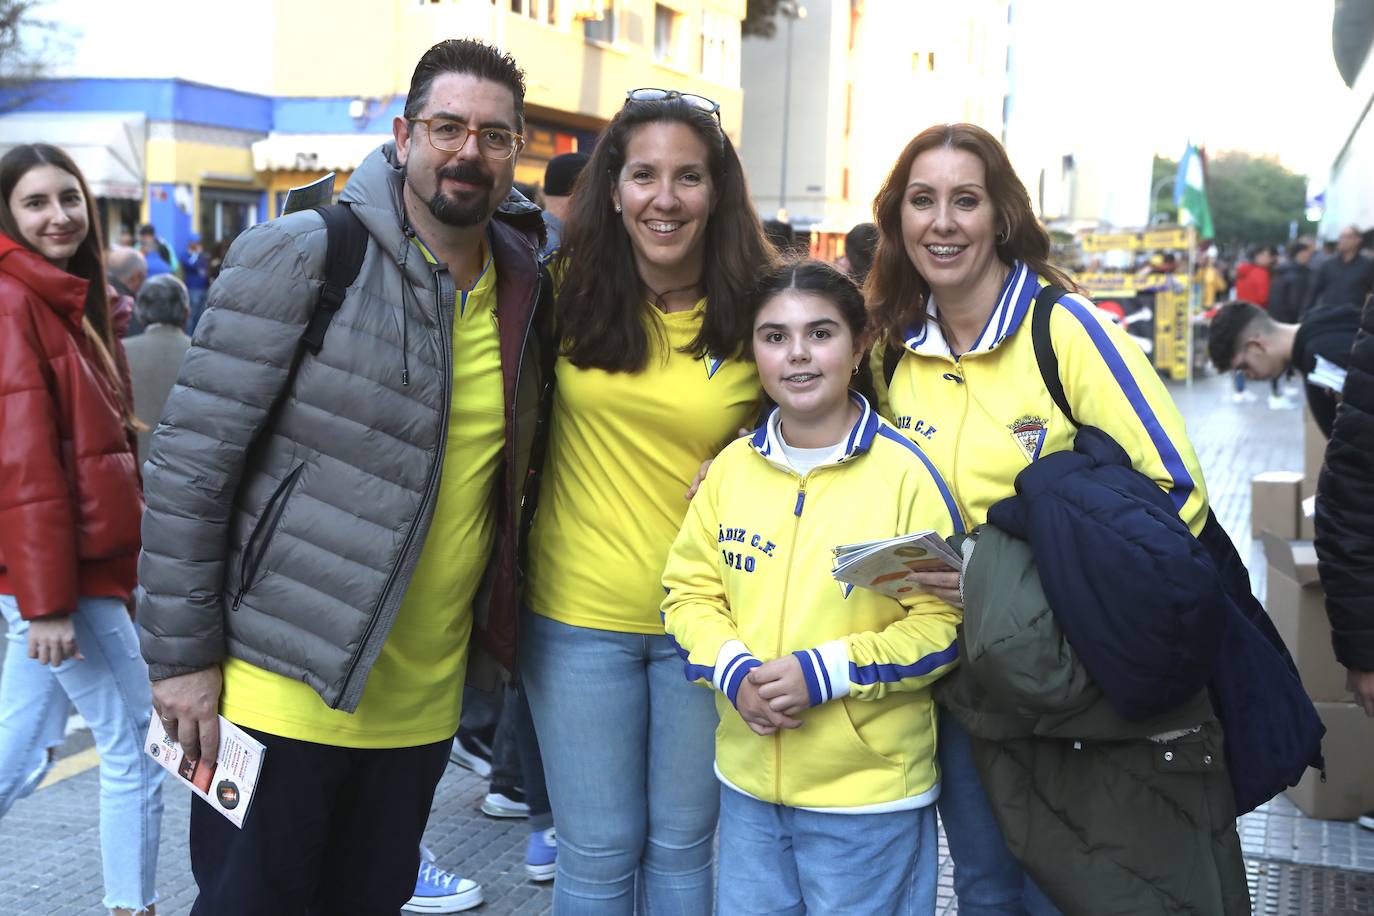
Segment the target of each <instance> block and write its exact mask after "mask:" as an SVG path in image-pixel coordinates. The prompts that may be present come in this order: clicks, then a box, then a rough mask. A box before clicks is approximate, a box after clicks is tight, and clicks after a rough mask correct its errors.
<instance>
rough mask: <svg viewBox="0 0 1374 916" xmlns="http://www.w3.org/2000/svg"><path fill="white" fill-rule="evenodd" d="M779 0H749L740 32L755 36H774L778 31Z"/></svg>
mask: <svg viewBox="0 0 1374 916" xmlns="http://www.w3.org/2000/svg"><path fill="white" fill-rule="evenodd" d="M777 15H778V0H749V2H748V3H747V4H746V5H745V12H744V21H743V22H741V23H740V32H741V34H744V35H752V36H753V37H755V38H772V37H773V36H774V35H775V34H776V33H777V31H778V23H777V21H776V19H777Z"/></svg>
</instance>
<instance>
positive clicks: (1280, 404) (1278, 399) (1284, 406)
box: [1269, 394, 1298, 410]
mask: <svg viewBox="0 0 1374 916" xmlns="http://www.w3.org/2000/svg"><path fill="white" fill-rule="evenodd" d="M1297 406H1298V405H1297V404H1295V403H1293V400H1292V398H1289V397H1288V396H1287V395H1283V394H1277V395H1275V394H1271V395H1269V409H1270V410H1292V409H1293V408H1294V407H1297Z"/></svg>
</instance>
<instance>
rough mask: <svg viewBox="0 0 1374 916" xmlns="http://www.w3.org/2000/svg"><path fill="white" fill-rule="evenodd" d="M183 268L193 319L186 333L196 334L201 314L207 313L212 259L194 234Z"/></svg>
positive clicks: (189, 321)
mask: <svg viewBox="0 0 1374 916" xmlns="http://www.w3.org/2000/svg"><path fill="white" fill-rule="evenodd" d="M181 266H182V269H183V270H184V272H185V274H186V277H185V279H186V292H187V295H188V297H189V299H190V303H191V317H190V319H189V320H188V321H187V324H186V333H187V334H194V333H195V332H196V324H197V323H198V322H199V321H200V313H201V312H203V311H205V291H206V289H208V288H209V286H210V257H209V255H207V254H206V253H205V246H203V245H202V244H201V243H200V236H199V235H198V234H197V233H195V232H192V233H191V238H190V241H188V242H187V243H186V253H185V255H184V256H183V257H182V259H181Z"/></svg>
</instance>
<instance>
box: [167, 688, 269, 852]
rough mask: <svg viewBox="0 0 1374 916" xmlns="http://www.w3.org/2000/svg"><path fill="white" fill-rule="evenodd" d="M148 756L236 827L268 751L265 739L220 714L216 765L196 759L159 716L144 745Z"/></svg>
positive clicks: (249, 802)
mask: <svg viewBox="0 0 1374 916" xmlns="http://www.w3.org/2000/svg"><path fill="white" fill-rule="evenodd" d="M144 747H145V749H146V750H147V752H148V756H149V757H152V758H153V759H154V760H156V761H157V762H158V763H159V764H160V765H161V766H162V768H163V769H165V770H167V771H168V772H169V773H171V774H172V775H173V776H175V777H176V778H177V779H179V780H181V781H182V782H183V783H185V784H186V785H187V786H190V788H191V791H192V792H194V793H196V794H197V795H199V796H200V797H201V798H203V799H205V800H206V801H207V802H209V803H210V807H211V808H214V809H215V810H216V811H218V812H219V813H220V814H222V815H224V816H225V817H226V818H228V819H229V822H230V823H231V824H233V825H234V826H235V827H239V828H242V827H243V819H244V818H245V817H247V816H248V806H249V804H251V803H252V801H253V789H254V787H255V786H257V784H258V773H259V772H260V771H261V770H262V757H263V754H264V752H265V751H266V750H267V749H266V748H265V747H264V746H263V745H262V742H260V741H258V740H257V739H255V738H253V737H252V736H251V735H249V734H248V733H247V732H245V731H244V730H243V729H241V728H239V727H238V726H237V725H235V724H234V723H232V722H230V721H229V720H228V719H226V718H224V716H220V717H219V755H218V757H217V758H216V760H215V763H214V765H213V766H206V765H205V763H204V761H200V760H192V759H191V758H189V757H187V756H186V752H185V751H183V750H182V749H181V745H180V744H177V743H176V742H175V741H173V740H172V739H171V738H169V737H168V736H167V732H166V730H165V729H163V727H162V720H161V719H159V718H158V717H157V716H156V715H154V716H153V720H152V722H151V723H149V725H148V740H147V742H146V743H145V745H144Z"/></svg>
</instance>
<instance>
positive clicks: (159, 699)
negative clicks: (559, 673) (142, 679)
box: [153, 665, 224, 766]
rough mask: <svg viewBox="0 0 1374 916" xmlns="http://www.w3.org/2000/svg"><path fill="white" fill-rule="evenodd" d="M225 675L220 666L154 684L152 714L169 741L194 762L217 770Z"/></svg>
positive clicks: (154, 682)
mask: <svg viewBox="0 0 1374 916" xmlns="http://www.w3.org/2000/svg"><path fill="white" fill-rule="evenodd" d="M223 687H224V674H223V673H222V672H221V671H220V668H219V666H218V665H216V666H215V667H213V668H206V669H205V670H204V671H193V672H191V673H190V674H181V675H177V676H176V677H169V678H166V679H165V680H161V681H153V712H155V713H156V714H157V716H158V718H160V719H161V720H162V727H163V729H164V730H165V731H166V732H167V737H169V738H171V739H172V740H173V741H176V742H178V743H179V744H180V745H181V748H182V750H184V751H185V752H186V756H187V757H188V758H189V759H191V760H203V761H204V762H205V764H206V766H214V765H215V758H216V756H218V754H219V695H220V691H221V689H222V688H223Z"/></svg>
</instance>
